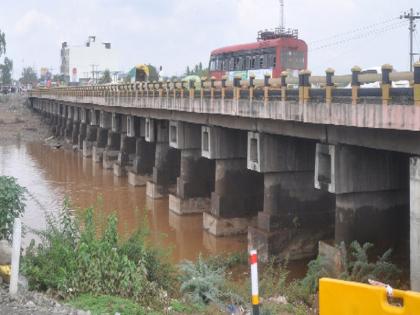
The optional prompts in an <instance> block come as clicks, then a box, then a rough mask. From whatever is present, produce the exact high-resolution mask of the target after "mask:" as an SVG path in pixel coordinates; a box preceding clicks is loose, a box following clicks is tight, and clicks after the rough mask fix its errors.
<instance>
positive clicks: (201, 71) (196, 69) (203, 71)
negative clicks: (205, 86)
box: [184, 62, 209, 77]
mask: <svg viewBox="0 0 420 315" xmlns="http://www.w3.org/2000/svg"><path fill="white" fill-rule="evenodd" d="M192 69H193V70H190V67H189V66H187V68H186V70H185V74H184V75H185V76H187V75H198V76H199V77H207V76H208V75H209V69H208V68H203V64H202V63H201V62H200V63H198V64H196V65H194V66H193V67H192Z"/></svg>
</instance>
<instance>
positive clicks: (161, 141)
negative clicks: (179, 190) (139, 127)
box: [145, 118, 179, 199]
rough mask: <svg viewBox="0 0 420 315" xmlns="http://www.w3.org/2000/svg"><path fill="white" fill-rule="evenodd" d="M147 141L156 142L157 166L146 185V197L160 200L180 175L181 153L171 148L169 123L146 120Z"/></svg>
mask: <svg viewBox="0 0 420 315" xmlns="http://www.w3.org/2000/svg"><path fill="white" fill-rule="evenodd" d="M145 136H146V141H149V142H151V141H153V140H155V143H156V149H155V165H154V167H153V175H152V179H151V180H150V181H147V183H146V195H147V196H148V197H149V198H152V199H158V198H162V197H164V196H166V195H167V194H168V191H169V190H168V189H169V186H170V185H171V184H174V183H175V181H176V178H177V177H178V173H179V153H178V152H177V151H176V150H175V149H172V148H170V147H169V131H168V121H165V120H152V119H149V118H146V135H145Z"/></svg>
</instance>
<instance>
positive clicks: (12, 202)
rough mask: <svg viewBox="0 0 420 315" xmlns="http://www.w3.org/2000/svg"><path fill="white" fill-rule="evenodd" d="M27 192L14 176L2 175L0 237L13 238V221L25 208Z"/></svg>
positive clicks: (0, 186) (0, 182)
mask: <svg viewBox="0 0 420 315" xmlns="http://www.w3.org/2000/svg"><path fill="white" fill-rule="evenodd" d="M25 192H26V188H24V187H22V186H20V185H19V184H18V183H17V181H16V179H15V178H14V177H8V176H0V239H7V240H11V237H12V231H13V221H14V219H15V218H17V217H20V216H21V215H22V214H23V211H24V210H25Z"/></svg>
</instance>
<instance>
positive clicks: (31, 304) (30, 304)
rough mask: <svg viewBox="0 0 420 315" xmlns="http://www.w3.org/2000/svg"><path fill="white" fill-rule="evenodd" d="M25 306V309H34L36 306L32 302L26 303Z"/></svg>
mask: <svg viewBox="0 0 420 315" xmlns="http://www.w3.org/2000/svg"><path fill="white" fill-rule="evenodd" d="M25 306H26V307H35V306H36V305H35V303H34V302H32V301H29V302H27V303H26V304H25Z"/></svg>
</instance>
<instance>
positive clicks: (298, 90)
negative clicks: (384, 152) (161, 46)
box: [30, 63, 420, 105]
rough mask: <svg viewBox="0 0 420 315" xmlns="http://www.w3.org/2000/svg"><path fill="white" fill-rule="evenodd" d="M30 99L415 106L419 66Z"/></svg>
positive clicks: (90, 89) (144, 85)
mask: <svg viewBox="0 0 420 315" xmlns="http://www.w3.org/2000/svg"><path fill="white" fill-rule="evenodd" d="M30 96H32V97H42V96H56V97H60V96H61V97H65V96H72V97H100V98H104V97H105V98H112V97H135V98H145V99H148V98H158V97H166V98H168V97H171V98H172V97H173V98H175V99H177V98H179V99H194V98H201V99H202V100H203V101H204V102H206V100H212V99H223V100H249V101H251V102H252V101H254V100H255V101H263V102H264V103H268V102H270V101H276V100H281V101H283V102H288V103H298V104H308V103H326V104H331V103H347V104H348V103H351V104H353V105H355V104H359V103H365V104H383V105H392V104H398V105H412V104H414V105H420V63H416V64H415V67H414V72H393V69H392V66H391V65H383V66H382V73H380V74H378V73H363V72H362V69H361V68H359V67H357V66H355V67H353V68H352V73H351V74H350V75H342V76H335V75H334V70H333V69H330V68H329V69H327V70H326V75H325V76H311V72H310V71H308V70H303V71H300V73H299V77H298V78H293V77H288V74H287V72H283V73H282V74H281V77H280V78H275V79H274V78H270V76H269V75H267V76H265V77H264V80H256V79H255V77H253V76H252V75H251V76H250V78H249V80H242V79H241V78H240V77H235V78H234V79H233V80H227V78H226V77H225V78H222V80H215V79H214V78H201V81H200V82H199V83H197V82H195V81H189V82H186V81H167V82H156V81H155V82H135V83H124V84H104V85H93V86H79V87H54V88H40V89H35V90H32V91H31V92H30ZM149 103H150V102H149Z"/></svg>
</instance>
